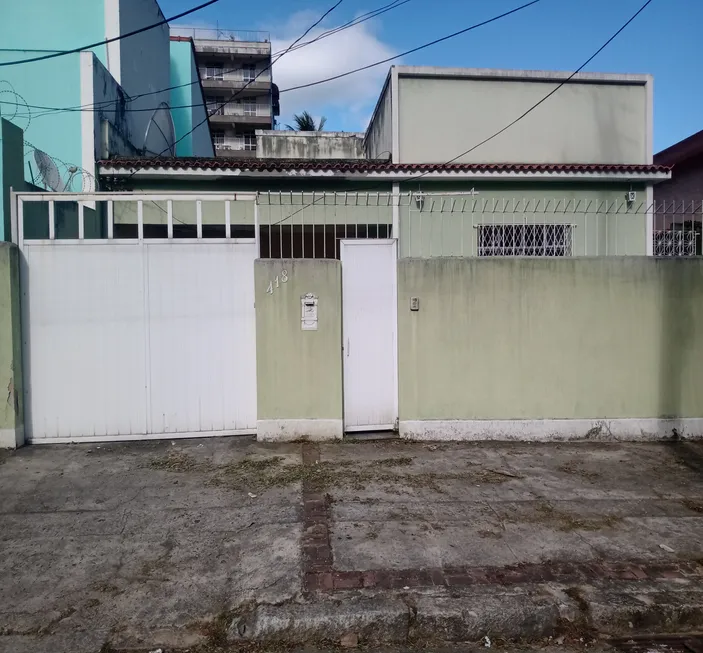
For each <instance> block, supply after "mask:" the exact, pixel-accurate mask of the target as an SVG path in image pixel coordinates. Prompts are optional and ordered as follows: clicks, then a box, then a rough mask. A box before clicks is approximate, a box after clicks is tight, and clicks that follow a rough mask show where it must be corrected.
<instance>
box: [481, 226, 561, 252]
mask: <svg viewBox="0 0 703 653" xmlns="http://www.w3.org/2000/svg"><path fill="white" fill-rule="evenodd" d="M571 249H572V225H568V224H505V225H502V224H490V225H479V226H478V255H479V256H571Z"/></svg>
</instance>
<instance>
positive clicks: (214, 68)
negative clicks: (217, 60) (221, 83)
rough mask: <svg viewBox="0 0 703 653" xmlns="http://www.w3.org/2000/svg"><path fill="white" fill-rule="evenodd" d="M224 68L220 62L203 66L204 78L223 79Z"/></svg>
mask: <svg viewBox="0 0 703 653" xmlns="http://www.w3.org/2000/svg"><path fill="white" fill-rule="evenodd" d="M223 78H224V69H223V66H222V64H215V65H211V66H207V67H206V68H205V79H223Z"/></svg>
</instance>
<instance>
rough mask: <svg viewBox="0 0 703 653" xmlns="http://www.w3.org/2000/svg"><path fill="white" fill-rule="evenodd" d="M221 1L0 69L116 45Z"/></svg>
mask: <svg viewBox="0 0 703 653" xmlns="http://www.w3.org/2000/svg"><path fill="white" fill-rule="evenodd" d="M219 1H220V0H208V1H207V2H204V3H203V4H201V5H198V6H197V7H193V8H192V9H188V11H184V12H182V13H180V14H177V15H176V16H171V18H164V20H161V21H159V22H158V23H154V24H153V25H148V26H147V27H142V28H140V29H136V30H134V31H132V32H127V34H120V35H119V36H115V37H113V38H111V39H105V40H104V41H98V42H97V43H91V44H90V45H84V46H81V47H80V48H74V49H73V50H63V51H61V52H52V53H51V54H44V55H42V56H40V57H31V58H30V59H17V60H16V61H4V62H0V67H2V66H17V65H19V64H23V63H31V62H33V61H46V60H47V59H54V58H56V57H63V56H65V55H67V54H75V53H76V52H81V51H82V50H90V49H91V48H97V47H98V46H101V45H107V44H108V43H114V42H115V41H121V40H122V39H126V38H129V37H130V36H135V35H136V34H141V33H142V32H147V31H148V30H150V29H154V28H155V27H160V26H161V25H167V24H168V23H169V22H170V21H172V20H178V19H179V18H183V17H184V16H188V15H189V14H194V13H195V12H196V11H200V10H201V9H205V7H209V6H210V5H214V4H215V3H216V2H219Z"/></svg>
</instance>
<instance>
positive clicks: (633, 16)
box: [411, 0, 652, 181]
mask: <svg viewBox="0 0 703 653" xmlns="http://www.w3.org/2000/svg"><path fill="white" fill-rule="evenodd" d="M651 2H652V0H647V2H645V3H644V4H643V5H642V6H641V7H640V8H639V9H638V10H637V11H636V12H635V13H634V14H633V15H632V16H631V17H630V18H629V20H628V21H627V22H626V23H625V24H623V25H622V27H620V29H618V31H617V32H615V34H613V35H612V36H611V37H610V38H609V39H608V40H607V41H606V42H605V43H603V45H601V46H600V48H598V49H597V50H596V51H595V52H594V53H593V54H592V55H591V56H590V57H589V58H588V59H586V61H584V62H583V63H582V64H581V65H580V66H579V67H578V68H577V69H576V70H574V72H573V73H571V74H570V75H569V76H568V77H567V78H566V79H565V80H563V81H562V82H560V83H559V84H558V85H557V86H556V87H555V88H553V89H552V90H551V91H550V92H549V93H547V95H545V96H544V97H543V98H542V99H541V100H539V101H538V102H536V103H535V104H533V105H532V106H531V107H530V108H529V109H527V111H525V112H523V113H521V114H520V115H519V116H518V117H517V118H515V120H513V121H512V122H510V123H508V124H507V125H506V126H505V127H503V128H502V129H499V130H498V131H497V132H495V133H494V134H491V135H490V136H489V137H488V138H484V139H483V140H482V141H481V142H480V143H476V145H474V146H473V147H470V148H469V149H468V150H466V151H465V152H462V153H461V154H457V156H455V157H454V158H453V159H449V161H447V162H446V163H445V164H444V165H449V164H450V163H454V161H456V160H457V159H460V158H461V157H462V156H466V155H467V154H470V153H471V152H473V151H474V150H475V149H477V148H479V147H481V145H485V144H486V143H488V141H491V140H493V139H494V138H495V137H496V136H500V135H501V134H502V133H503V132H505V131H507V130H508V129H510V128H511V127H512V126H513V125H515V124H516V123H518V122H520V121H521V120H522V119H523V118H524V117H525V116H527V115H529V114H530V113H532V112H533V111H534V110H535V109H536V108H537V107H538V106H539V105H540V104H542V103H543V102H545V101H546V100H548V99H549V98H550V97H552V95H554V94H555V93H556V92H557V91H558V90H559V89H560V88H561V87H562V86H564V84H566V83H568V82H570V81H571V80H572V79H573V78H574V77H575V76H576V75H578V73H580V72H581V71H582V70H583V69H584V68H585V67H586V66H587V65H588V64H589V63H591V61H593V60H594V59H595V58H596V57H597V56H598V55H599V54H600V53H601V52H603V50H605V48H607V47H608V46H609V45H610V44H611V43H612V42H613V41H614V40H615V39H616V38H617V36H618V35H619V34H620V32H622V31H623V30H624V29H625V28H626V27H627V26H628V25H629V24H630V23H631V22H632V21H633V20H635V18H637V16H639V15H640V14H641V13H642V12H643V11H644V10H645V9H646V8H647V5H649V4H650V3H651ZM426 174H427V172H423V173H422V174H421V175H418V176H417V177H416V178H417V179H419V178H420V177H424V176H425V175H426ZM411 181H414V180H411Z"/></svg>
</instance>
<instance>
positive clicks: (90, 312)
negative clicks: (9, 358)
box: [16, 193, 257, 442]
mask: <svg viewBox="0 0 703 653" xmlns="http://www.w3.org/2000/svg"><path fill="white" fill-rule="evenodd" d="M253 199H254V196H253V195H252V196H241V195H239V194H238V195H237V196H236V200H235V197H234V196H233V195H227V196H198V197H197V198H196V197H188V196H184V195H169V196H155V195H148V196H146V195H144V196H141V195H131V194H115V193H111V194H105V195H99V194H92V195H89V196H88V195H86V196H76V195H75V194H72V195H58V194H55V193H52V194H37V193H32V194H25V195H18V196H17V200H18V201H17V224H18V228H17V234H16V237H17V242H18V244H19V246H20V248H21V252H22V275H21V277H22V312H23V315H22V318H23V357H24V363H23V364H24V372H25V376H24V379H25V397H24V399H25V428H26V433H27V437H28V439H29V440H31V441H33V442H68V441H71V442H74V441H76V442H77V441H90V440H120V439H125V440H127V439H142V438H158V437H169V438H172V437H193V436H202V435H225V434H237V433H255V431H256V340H255V338H256V336H255V314H254V260H255V258H256V257H257V243H256V239H255V238H254V237H251V238H232V237H231V232H232V231H234V232H235V233H240V234H241V233H242V232H243V231H244V232H246V233H249V231H250V232H251V235H252V236H254V224H253V220H252V224H251V229H250V230H249V229H248V225H246V224H244V223H245V222H246V220H244V221H243V222H242V221H240V224H239V225H238V227H237V228H238V231H235V230H234V229H231V224H230V220H231V216H232V215H233V214H234V212H235V211H234V205H235V202H237V203H238V202H240V201H242V200H243V201H247V200H253ZM77 200H79V201H77ZM204 200H207V202H208V206H209V209H210V212H209V213H207V215H209V216H210V218H208V219H209V222H208V223H207V224H205V225H203V215H204V211H203V207H202V204H203V203H204ZM121 202H126V203H129V204H130V206H132V207H133V208H134V209H136V210H135V211H133V213H134V214H135V218H136V219H135V221H134V224H133V225H132V226H133V227H134V229H133V230H132V231H133V233H131V232H130V229H128V228H125V226H124V225H125V224H127V222H124V223H122V224H118V221H117V220H116V216H117V215H125V214H126V213H125V212H124V211H122V209H123V208H124V206H122V205H121V204H120V203H121ZM179 202H184V203H188V204H187V207H188V208H187V209H186V208H184V207H185V206H186V205H183V206H180V207H179V204H178V203H179ZM60 203H61V204H63V203H66V205H67V206H68V205H70V203H73V205H74V207H75V208H74V209H68V210H66V206H62V211H63V213H62V218H63V219H64V222H65V221H69V222H70V221H71V220H73V218H74V217H75V220H76V221H77V225H76V227H77V234H78V238H70V237H69V238H62V237H61V233H60V230H59V228H58V223H57V213H58V212H59V211H58V207H59V204H60ZM147 204H149V206H150V207H151V206H152V205H153V206H157V207H159V213H160V212H163V218H160V220H161V224H160V226H161V227H163V232H164V233H163V235H164V236H165V238H148V237H145V233H146V232H149V231H150V230H151V232H152V233H157V234H158V233H161V232H160V231H159V229H156V228H152V227H154V225H153V224H147V223H146V222H145V209H146V205H147ZM42 207H43V208H42ZM190 208H193V211H192V214H193V215H192V222H190V221H189V219H188V216H189V215H190V213H189V211H190ZM239 208H241V206H240V205H238V206H237V209H239ZM250 209H251V210H250ZM213 212H215V213H218V212H220V213H221V215H222V223H223V224H216V223H217V219H214V218H212V217H211V216H212V214H213ZM254 212H255V208H254V202H253V201H252V202H251V203H249V206H248V207H247V210H246V211H241V212H240V213H241V214H247V215H252V216H253V214H254ZM157 215H158V213H157ZM176 216H179V217H176ZM44 217H46V218H47V219H48V221H49V225H48V234H44V235H48V236H49V238H41V237H39V238H29V237H27V238H25V233H26V231H28V228H27V227H28V225H29V226H31V229H32V230H33V231H37V224H39V223H41V222H42V220H43V219H44ZM88 218H89V219H90V220H92V221H93V222H92V223H91V224H90V225H88V222H87V219H88ZM150 219H151V218H150ZM157 221H158V220H157ZM174 223H175V227H176V231H177V233H180V234H181V235H184V234H186V233H187V234H188V235H192V236H193V237H182V238H181V237H179V238H174V237H173V235H174ZM96 225H97V226H96ZM184 225H185V226H184ZM64 226H65V224H64ZM188 226H192V230H190V231H189V230H188V229H187V228H186V227H188ZM204 227H205V229H204ZM220 227H221V228H222V229H221V235H222V236H223V237H214V238H208V237H207V234H210V235H212V234H214V235H216V236H217V235H218V234H220ZM245 227H246V229H245ZM39 231H41V229H39ZM66 231H67V232H68V231H70V230H68V229H67V230H66ZM86 231H91V232H93V235H94V236H95V237H94V238H86V237H85V234H86ZM204 231H205V233H206V237H203V233H204ZM128 232H129V233H128ZM69 235H71V234H69ZM73 235H75V234H73ZM122 236H128V237H122ZM132 236H133V237H132Z"/></svg>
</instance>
